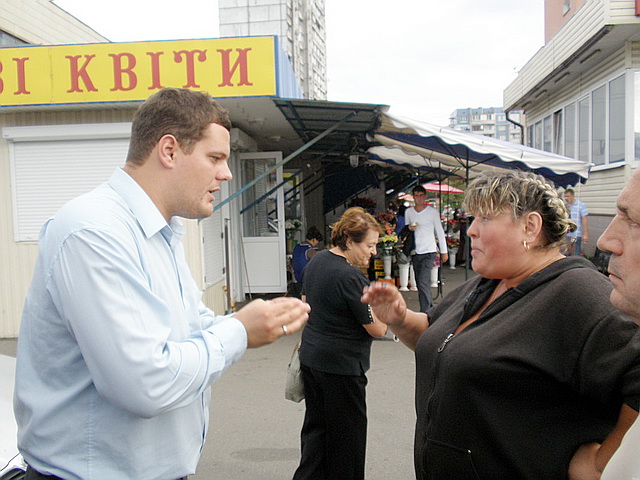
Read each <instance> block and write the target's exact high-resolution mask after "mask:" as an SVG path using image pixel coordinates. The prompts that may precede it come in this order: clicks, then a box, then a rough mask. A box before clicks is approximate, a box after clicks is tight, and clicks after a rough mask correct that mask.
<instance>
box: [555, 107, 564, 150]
mask: <svg viewBox="0 0 640 480" xmlns="http://www.w3.org/2000/svg"><path fill="white" fill-rule="evenodd" d="M562 118H563V117H562V110H558V111H557V112H555V113H554V114H553V133H554V137H553V153H558V154H562V144H563V140H562V136H563V133H564V126H563V124H562V123H563V122H562Z"/></svg>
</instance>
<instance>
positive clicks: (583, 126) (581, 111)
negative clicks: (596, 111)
mask: <svg viewBox="0 0 640 480" xmlns="http://www.w3.org/2000/svg"><path fill="white" fill-rule="evenodd" d="M589 100H590V99H589V97H587V98H583V99H582V100H580V102H578V159H579V160H582V161H583V162H588V161H589V127H590V125H589V118H590V117H589Z"/></svg>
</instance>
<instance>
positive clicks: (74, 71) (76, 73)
mask: <svg viewBox="0 0 640 480" xmlns="http://www.w3.org/2000/svg"><path fill="white" fill-rule="evenodd" d="M81 56H82V55H71V56H70V55H67V56H66V57H65V58H68V59H69V63H70V72H69V73H70V74H71V88H70V89H69V90H67V93H72V92H82V91H83V90H81V89H80V82H79V80H80V79H81V78H82V82H83V83H84V86H85V87H86V89H87V91H88V92H97V91H98V89H97V88H96V87H95V86H94V85H93V82H92V81H91V77H89V74H88V73H87V67H88V66H89V62H90V61H91V59H93V57H95V55H85V56H84V63H83V64H82V67H80V68H78V60H79V59H80V57H81Z"/></svg>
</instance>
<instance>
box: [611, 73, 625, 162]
mask: <svg viewBox="0 0 640 480" xmlns="http://www.w3.org/2000/svg"><path fill="white" fill-rule="evenodd" d="M624 79H625V76H624V75H621V76H619V77H618V78H616V79H615V80H612V81H611V82H609V163H612V162H622V161H624V159H625V154H624V146H625V145H624V133H625V132H624V119H625V103H626V96H625V93H624V81H625V80H624Z"/></svg>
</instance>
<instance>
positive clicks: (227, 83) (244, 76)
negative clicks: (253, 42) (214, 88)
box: [218, 48, 253, 87]
mask: <svg viewBox="0 0 640 480" xmlns="http://www.w3.org/2000/svg"><path fill="white" fill-rule="evenodd" d="M250 50H251V48H236V52H238V58H237V59H236V61H235V63H234V64H233V67H231V49H228V50H218V52H220V55H221V56H222V83H220V84H219V85H218V86H219V87H233V83H231V79H232V77H233V76H234V75H235V73H236V70H238V69H240V81H239V82H238V83H237V85H253V83H251V82H249V62H248V59H247V53H248V52H249V51H250Z"/></svg>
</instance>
